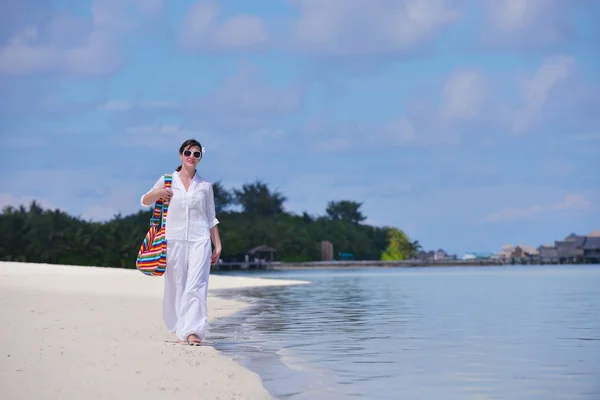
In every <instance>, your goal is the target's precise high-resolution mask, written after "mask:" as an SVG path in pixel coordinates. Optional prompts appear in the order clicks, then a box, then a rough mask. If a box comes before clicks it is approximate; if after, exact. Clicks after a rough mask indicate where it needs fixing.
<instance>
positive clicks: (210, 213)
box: [206, 184, 223, 264]
mask: <svg viewBox="0 0 600 400" xmlns="http://www.w3.org/2000/svg"><path fill="white" fill-rule="evenodd" d="M207 197H208V204H207V206H208V207H207V210H206V218H207V219H208V224H209V226H210V239H211V240H212V242H213V245H214V246H215V249H214V250H213V253H212V256H211V258H210V262H211V264H216V263H217V262H218V261H219V258H220V257H221V250H222V249H223V248H222V246H221V236H220V235H219V226H218V224H219V220H218V219H217V215H216V212H215V194H214V192H213V187H212V184H210V185H209V187H208V196H207Z"/></svg>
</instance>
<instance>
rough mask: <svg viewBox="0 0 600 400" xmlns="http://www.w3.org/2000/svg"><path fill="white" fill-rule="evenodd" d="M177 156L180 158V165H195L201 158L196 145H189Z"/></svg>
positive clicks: (200, 152)
mask: <svg viewBox="0 0 600 400" xmlns="http://www.w3.org/2000/svg"><path fill="white" fill-rule="evenodd" d="M179 157H180V158H181V164H182V165H186V166H188V167H196V165H198V163H199V162H200V159H201V158H202V151H201V150H200V147H198V146H191V147H188V148H186V149H185V150H183V153H181V154H180V155H179Z"/></svg>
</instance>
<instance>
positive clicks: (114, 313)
mask: <svg viewBox="0 0 600 400" xmlns="http://www.w3.org/2000/svg"><path fill="white" fill-rule="evenodd" d="M298 283H303V282H298V281H282V280H268V279H257V278H244V277H225V276H219V275H211V277H210V281H209V300H208V307H209V318H210V320H211V321H213V320H214V319H215V318H220V317H226V316H229V315H232V314H234V313H235V312H237V311H239V310H241V309H242V308H244V307H245V306H246V304H244V303H242V302H239V301H233V300H228V299H222V298H218V297H215V296H214V295H212V291H213V290H215V289H224V288H242V287H251V286H270V285H289V284H298ZM162 285H163V278H161V277H148V276H145V275H143V274H142V273H140V272H138V271H136V270H122V269H113V268H91V267H69V266H55V265H45V264H22V263H6V262H4V263H0V310H1V313H2V314H1V318H2V323H1V325H0V339H1V341H0V360H1V361H0V393H1V394H0V397H1V398H2V399H3V400H4V399H6V400H12V399H23V400H25V399H35V400H38V399H63V400H64V399H77V400H82V399H86V400H87V399H112V400H118V399H128V400H129V399H133V400H137V399H141V400H154V399H202V400H206V399H268V398H270V396H269V394H268V392H267V391H266V390H265V389H264V387H263V385H262V382H261V379H260V377H259V376H258V375H256V374H255V373H253V372H251V371H249V370H247V369H245V368H243V367H242V366H241V365H239V364H238V363H237V362H235V361H233V360H231V359H230V358H228V357H226V356H224V355H223V354H221V353H219V352H218V351H216V350H215V349H213V348H212V347H211V346H210V341H208V344H205V345H204V346H202V347H188V346H185V345H181V344H177V343H175V338H174V337H173V336H172V335H171V334H170V333H169V332H167V331H166V329H165V328H164V325H163V322H162V316H161V311H162V308H161V306H162V291H163V286H162ZM209 333H210V328H209ZM208 339H210V338H208Z"/></svg>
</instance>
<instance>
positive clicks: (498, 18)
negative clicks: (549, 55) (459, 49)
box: [482, 0, 594, 50]
mask: <svg viewBox="0 0 600 400" xmlns="http://www.w3.org/2000/svg"><path fill="white" fill-rule="evenodd" d="M580 6H583V7H588V6H591V7H594V4H593V2H591V1H588V0H569V1H563V0H487V1H486V2H485V29H484V34H483V35H482V42H483V43H484V44H485V45H487V46H492V47H496V48H497V47H502V48H507V49H513V50H514V49H521V50H532V49H545V48H551V47H553V46H557V45H561V44H564V43H566V42H568V41H570V40H572V39H574V38H576V36H577V32H576V31H577V29H576V25H575V18H574V11H575V10H576V9H577V8H579V7H580Z"/></svg>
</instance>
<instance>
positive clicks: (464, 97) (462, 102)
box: [440, 70, 489, 120]
mask: <svg viewBox="0 0 600 400" xmlns="http://www.w3.org/2000/svg"><path fill="white" fill-rule="evenodd" d="M488 96H489V88H488V87H487V81H486V78H485V77H484V75H483V73H482V72H480V71H476V70H461V71H458V72H456V73H455V74H454V75H452V76H451V77H450V78H449V79H447V80H446V82H445V83H444V87H443V91H442V106H441V109H440V115H441V116H442V117H443V118H445V119H447V120H472V119H475V118H478V117H480V116H481V115H482V114H483V111H484V110H485V109H486V103H487V102H488Z"/></svg>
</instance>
